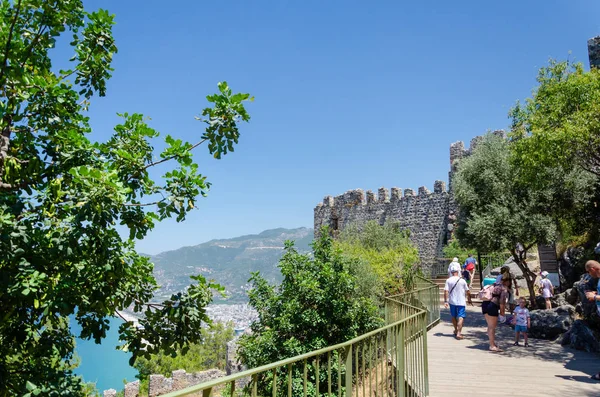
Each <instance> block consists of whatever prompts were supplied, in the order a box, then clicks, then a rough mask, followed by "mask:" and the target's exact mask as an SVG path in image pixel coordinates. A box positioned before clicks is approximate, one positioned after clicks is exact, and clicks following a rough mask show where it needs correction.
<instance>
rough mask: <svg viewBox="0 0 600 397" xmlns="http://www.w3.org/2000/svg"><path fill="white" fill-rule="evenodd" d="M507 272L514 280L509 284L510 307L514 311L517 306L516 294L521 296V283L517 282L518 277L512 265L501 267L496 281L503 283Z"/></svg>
mask: <svg viewBox="0 0 600 397" xmlns="http://www.w3.org/2000/svg"><path fill="white" fill-rule="evenodd" d="M505 274H508V276H507V277H510V279H511V280H512V281H511V283H510V285H509V286H508V307H509V309H510V312H511V313H512V311H513V310H514V308H515V307H516V306H517V304H516V301H515V296H517V297H518V296H519V285H518V284H517V277H515V275H514V273H513V272H511V271H510V266H508V265H503V266H502V267H501V268H500V274H499V275H498V277H496V283H498V284H499V283H502V279H503V278H504V275H505Z"/></svg>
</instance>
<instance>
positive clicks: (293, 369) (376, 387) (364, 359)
mask: <svg viewBox="0 0 600 397" xmlns="http://www.w3.org/2000/svg"><path fill="white" fill-rule="evenodd" d="M436 316H437V317H436ZM385 320H386V325H385V326H383V327H381V328H379V329H376V330H374V331H371V332H368V333H366V334H363V335H361V336H359V337H356V338H354V339H351V340H349V341H347V342H343V343H339V344H337V345H333V346H329V347H326V348H323V349H320V350H315V351H312V352H309V353H305V354H301V355H298V356H295V357H291V358H288V359H285V360H281V361H277V362H274V363H271V364H267V365H263V366H261V367H257V368H253V369H249V370H246V371H243V372H239V373H236V374H232V375H229V376H226V377H223V378H219V379H215V380H212V381H209V382H205V383H202V384H199V385H195V386H191V387H188V388H186V389H183V390H179V391H175V392H171V393H168V394H165V395H163V396H162V397H182V396H189V395H192V394H193V395H198V396H199V395H201V396H203V397H209V396H215V395H220V396H224V397H225V396H231V397H233V396H273V397H275V396H294V397H295V396H364V397H366V396H382V395H390V396H411V397H412V396H427V395H429V378H428V365H427V330H428V329H429V328H430V327H431V326H433V325H434V324H435V323H436V322H437V321H439V287H438V286H437V285H435V284H433V283H431V282H430V281H428V280H426V279H424V278H422V277H418V276H417V279H416V282H415V289H414V290H412V291H408V292H405V293H403V294H399V295H395V296H390V297H388V298H386V300H385Z"/></svg>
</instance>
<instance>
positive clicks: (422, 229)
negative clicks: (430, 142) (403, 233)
mask: <svg viewBox="0 0 600 397" xmlns="http://www.w3.org/2000/svg"><path fill="white" fill-rule="evenodd" d="M493 134H495V135H498V136H502V137H506V135H505V133H504V131H501V130H499V131H494V132H493ZM482 139H483V136H477V137H475V138H473V139H472V140H471V142H470V146H469V148H468V149H467V148H465V144H464V142H462V141H458V142H454V143H452V144H451V145H450V171H449V173H448V180H449V189H448V190H446V183H445V182H443V181H439V180H438V181H435V183H434V187H433V192H430V191H429V189H427V188H426V187H425V186H421V187H420V188H419V190H418V192H416V193H415V191H414V190H413V189H404V191H402V189H400V188H397V187H393V188H392V189H391V190H390V191H388V190H387V189H386V188H380V189H379V190H378V194H377V196H376V195H375V193H373V192H371V191H367V192H366V193H365V192H364V191H363V190H361V189H355V190H349V191H347V192H346V193H344V194H342V195H339V196H336V197H332V196H326V197H325V198H324V199H323V202H322V203H319V204H317V206H316V207H315V210H314V227H315V236H318V234H319V230H320V229H321V227H322V226H329V228H330V229H331V230H333V231H341V230H343V229H344V228H346V227H348V226H349V225H351V224H355V225H357V226H359V227H360V225H362V224H364V223H366V222H368V221H377V222H378V223H379V224H384V223H385V222H386V221H396V222H399V223H400V227H401V228H403V229H408V230H409V231H410V238H411V240H412V241H413V243H414V244H415V245H416V246H417V249H418V250H419V256H420V258H421V263H422V265H423V266H424V267H428V266H431V265H432V264H433V263H434V262H435V258H436V257H440V256H441V255H442V248H443V247H444V244H445V243H446V242H447V240H448V238H449V237H450V234H451V232H452V229H453V227H454V223H455V221H456V214H457V213H458V208H457V206H456V203H455V202H454V199H453V194H452V175H453V173H454V172H455V171H456V169H457V166H458V163H459V161H460V160H461V159H462V158H465V157H467V156H469V155H470V154H471V153H472V151H473V149H475V148H476V147H477V144H478V143H479V142H481V140H482Z"/></svg>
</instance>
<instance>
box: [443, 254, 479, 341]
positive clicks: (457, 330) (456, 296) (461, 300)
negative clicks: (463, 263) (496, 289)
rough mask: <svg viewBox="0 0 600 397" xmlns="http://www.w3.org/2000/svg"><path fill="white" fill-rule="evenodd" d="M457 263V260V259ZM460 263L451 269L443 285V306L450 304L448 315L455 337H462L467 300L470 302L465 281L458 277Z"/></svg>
mask: <svg viewBox="0 0 600 397" xmlns="http://www.w3.org/2000/svg"><path fill="white" fill-rule="evenodd" d="M457 263H458V261H457ZM459 271H460V265H459V266H458V269H452V273H451V276H450V277H449V278H448V280H446V285H445V286H444V306H445V307H446V308H447V307H448V305H449V306H450V315H451V316H452V325H454V336H455V337H456V339H463V338H464V337H463V334H462V327H463V322H464V320H465V317H466V316H467V302H466V299H467V298H468V300H469V303H470V304H471V305H472V304H473V303H472V302H471V294H470V293H469V286H468V285H467V282H466V281H465V280H464V279H463V278H461V277H459V275H458V272H459Z"/></svg>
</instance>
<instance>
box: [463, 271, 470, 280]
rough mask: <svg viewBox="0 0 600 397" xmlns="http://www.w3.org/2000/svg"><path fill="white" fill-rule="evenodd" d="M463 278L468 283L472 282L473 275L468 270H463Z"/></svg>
mask: <svg viewBox="0 0 600 397" xmlns="http://www.w3.org/2000/svg"><path fill="white" fill-rule="evenodd" d="M462 278H464V279H465V280H467V281H469V280H471V273H470V272H469V271H468V270H463V272H462Z"/></svg>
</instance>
